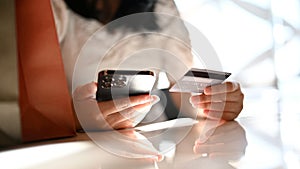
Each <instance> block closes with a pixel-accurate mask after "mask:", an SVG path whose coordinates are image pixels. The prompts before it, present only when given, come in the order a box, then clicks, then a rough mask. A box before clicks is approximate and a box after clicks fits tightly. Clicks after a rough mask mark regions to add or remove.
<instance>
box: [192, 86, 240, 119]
mask: <svg viewBox="0 0 300 169" xmlns="http://www.w3.org/2000/svg"><path fill="white" fill-rule="evenodd" d="M243 100H244V95H243V93H242V91H241V88H240V85H239V83H236V82H226V83H223V84H219V85H215V86H210V87H207V88H205V90H204V93H203V94H201V95H196V96H192V97H191V98H190V102H191V104H192V105H193V107H195V108H199V109H201V110H202V112H203V114H204V116H205V117H208V118H212V119H216V118H217V119H218V118H222V119H224V120H233V119H235V118H236V117H237V116H238V115H239V113H240V112H241V111H242V109H243Z"/></svg>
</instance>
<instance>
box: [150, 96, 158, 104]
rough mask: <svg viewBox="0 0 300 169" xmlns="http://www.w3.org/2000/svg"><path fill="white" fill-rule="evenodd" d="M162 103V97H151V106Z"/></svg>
mask: <svg viewBox="0 0 300 169" xmlns="http://www.w3.org/2000/svg"><path fill="white" fill-rule="evenodd" d="M159 101H160V97H159V96H157V95H151V104H152V105H155V104H156V103H158V102H159Z"/></svg>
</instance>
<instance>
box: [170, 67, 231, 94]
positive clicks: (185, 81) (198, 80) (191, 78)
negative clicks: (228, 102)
mask: <svg viewBox="0 0 300 169" xmlns="http://www.w3.org/2000/svg"><path fill="white" fill-rule="evenodd" d="M230 75H231V73H228V72H221V71H215V70H208V69H197V68H192V69H190V70H189V71H188V72H187V73H186V74H185V75H184V76H183V77H182V78H180V79H179V80H178V81H177V82H176V83H175V84H174V85H173V86H172V87H171V88H170V89H169V91H170V92H181V93H203V90H204V89H205V88H206V87H208V86H213V85H217V84H220V83H222V82H223V81H224V80H226V79H227V78H228V77H229V76H230Z"/></svg>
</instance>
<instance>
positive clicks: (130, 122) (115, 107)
mask: <svg viewBox="0 0 300 169" xmlns="http://www.w3.org/2000/svg"><path fill="white" fill-rule="evenodd" d="M96 91H97V84H96V83H94V82H92V83H89V84H86V85H83V86H80V87H78V88H77V89H76V90H75V92H74V94H73V102H74V108H75V111H76V114H77V117H78V120H79V122H80V123H81V125H82V127H83V128H84V129H86V130H107V129H111V128H113V129H122V128H129V127H134V126H136V125H137V124H138V123H140V122H141V121H142V120H143V118H144V117H145V116H146V114H147V113H148V112H149V110H150V109H151V106H152V105H153V104H155V103H157V102H158V101H159V97H158V96H155V95H152V96H151V95H139V96H132V97H127V98H121V99H116V100H111V101H103V102H97V101H96V99H95V95H96Z"/></svg>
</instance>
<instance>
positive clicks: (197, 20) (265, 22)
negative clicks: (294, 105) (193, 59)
mask: <svg viewBox="0 0 300 169" xmlns="http://www.w3.org/2000/svg"><path fill="white" fill-rule="evenodd" d="M175 2H176V3H177V6H178V8H179V10H180V12H181V15H182V17H183V18H184V19H185V20H186V21H188V22H189V23H191V24H193V25H194V26H196V27H197V28H198V29H199V30H200V31H201V32H202V33H203V34H204V35H205V36H206V37H207V38H208V39H209V41H210V42H211V43H212V45H213V46H214V48H215V50H216V51H217V54H218V56H219V58H220V60H221V62H222V64H223V68H224V70H225V71H229V72H232V73H233V79H235V80H238V81H240V82H241V83H242V84H243V86H244V87H270V86H272V87H279V86H280V87H281V86H282V85H287V84H286V83H292V82H297V81H298V79H299V77H300V41H299V40H300V39H299V38H300V34H299V33H300V1H299V0H285V1H283V0H189V1H182V0H175Z"/></svg>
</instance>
